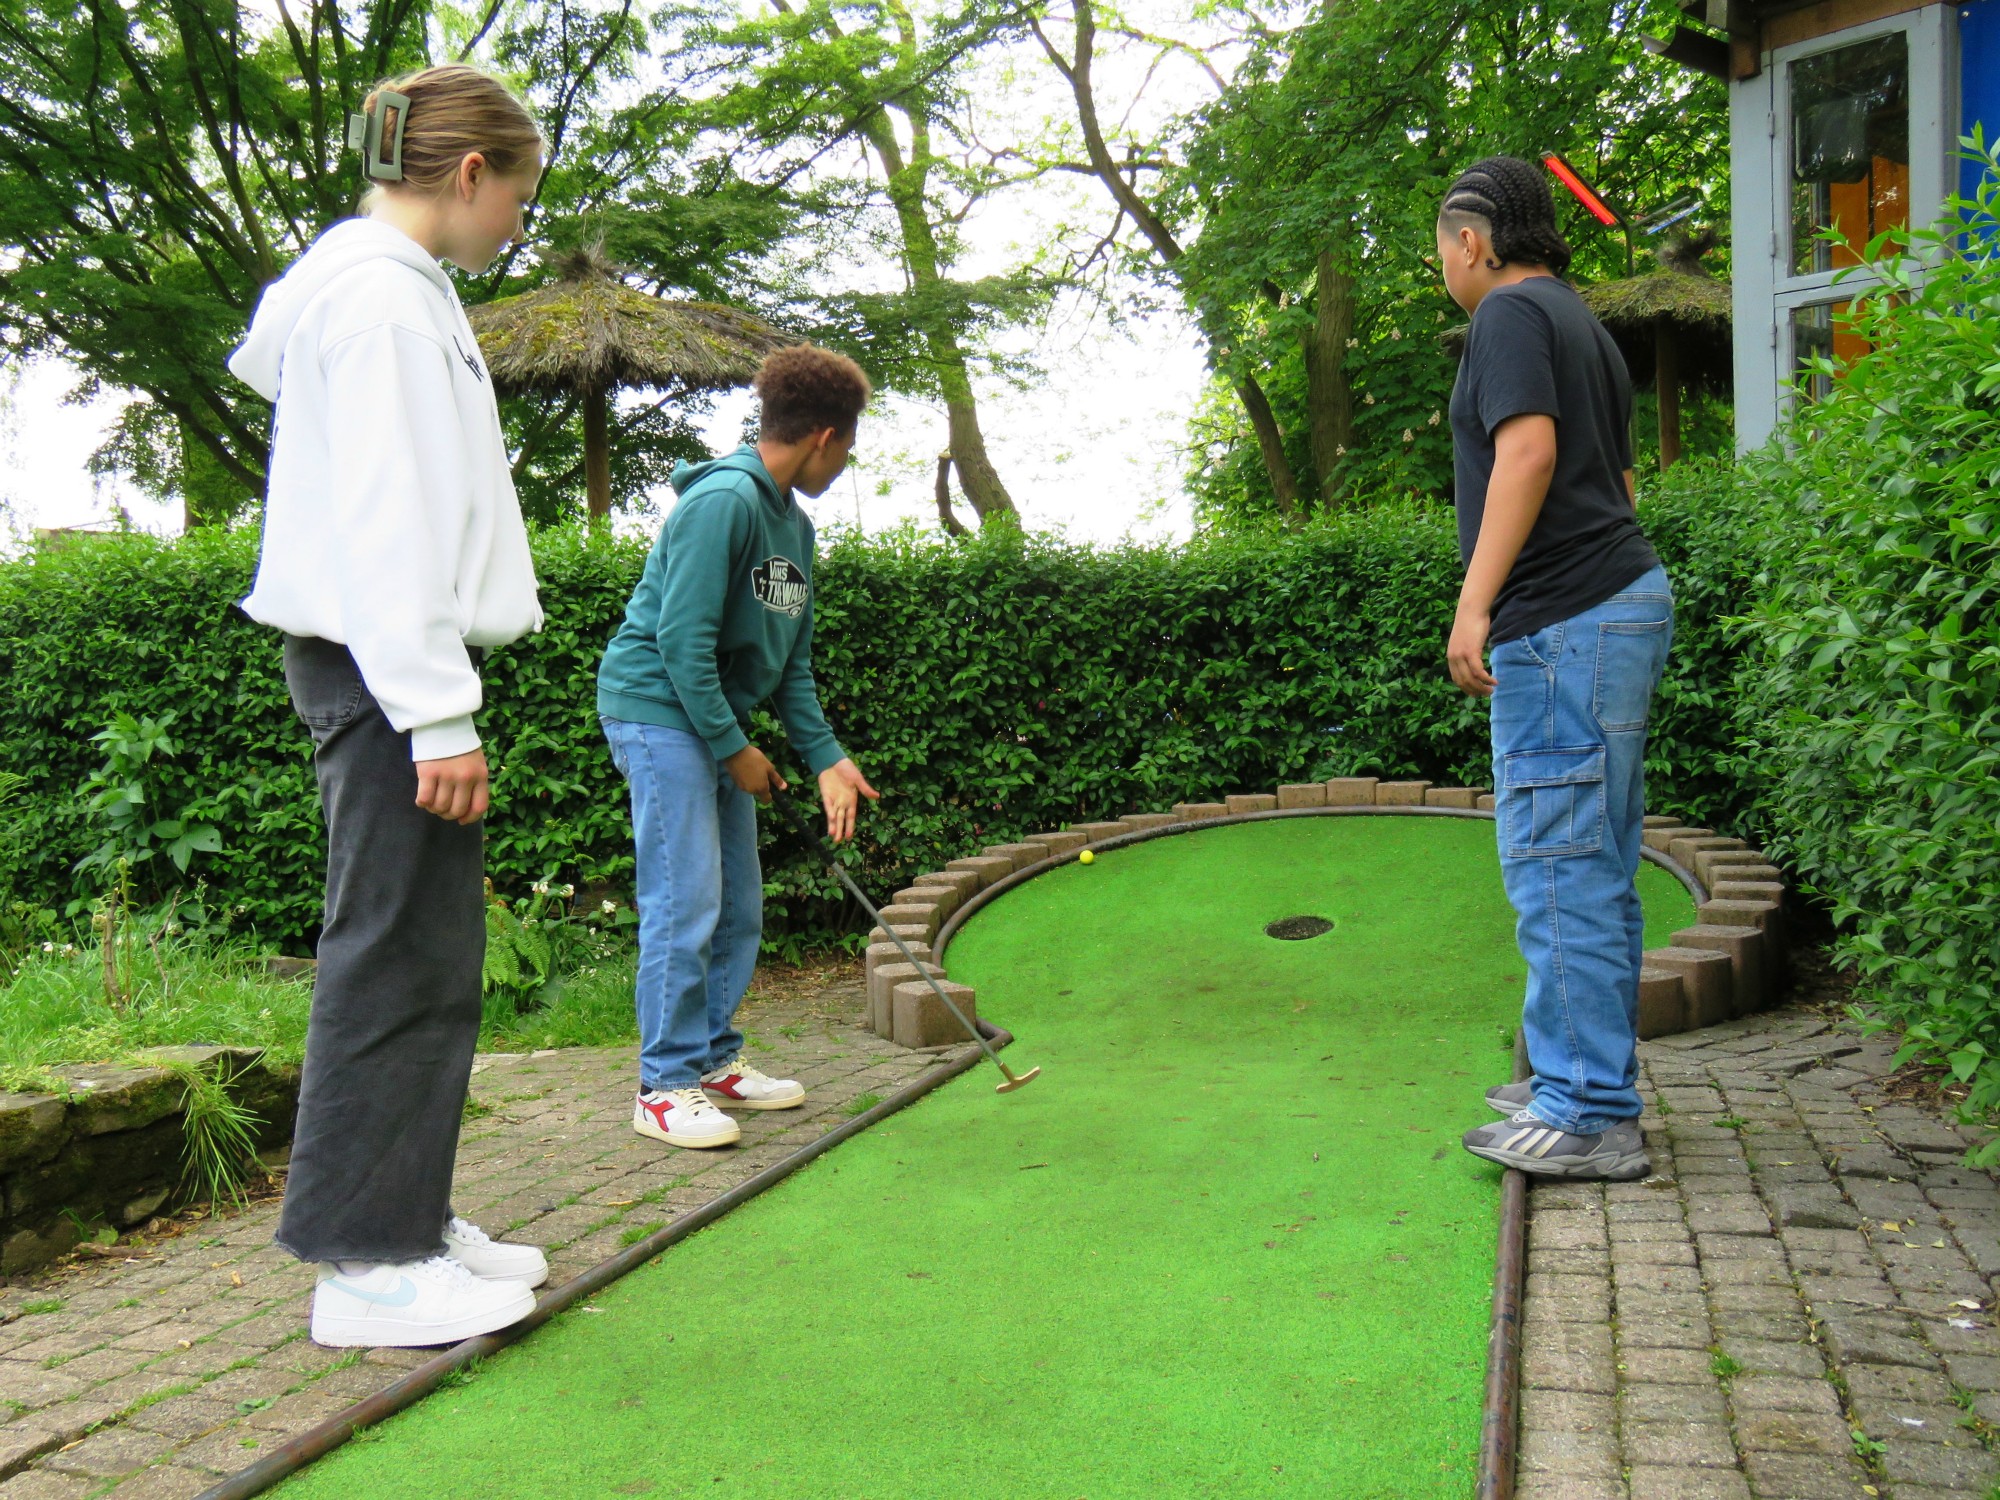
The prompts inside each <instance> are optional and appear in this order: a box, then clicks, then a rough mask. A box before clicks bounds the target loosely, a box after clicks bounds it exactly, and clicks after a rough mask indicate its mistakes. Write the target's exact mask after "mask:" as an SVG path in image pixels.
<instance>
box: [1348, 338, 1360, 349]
mask: <svg viewBox="0 0 2000 1500" xmlns="http://www.w3.org/2000/svg"><path fill="white" fill-rule="evenodd" d="M1347 347H1348V348H1350V349H1359V348H1360V347H1361V340H1360V339H1349V340H1348V341H1347Z"/></svg>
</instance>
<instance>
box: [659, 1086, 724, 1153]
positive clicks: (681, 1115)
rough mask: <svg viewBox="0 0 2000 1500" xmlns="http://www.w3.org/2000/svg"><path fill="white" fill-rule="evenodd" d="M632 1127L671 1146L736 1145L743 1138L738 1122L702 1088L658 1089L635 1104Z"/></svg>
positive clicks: (700, 1148)
mask: <svg viewBox="0 0 2000 1500" xmlns="http://www.w3.org/2000/svg"><path fill="white" fill-rule="evenodd" d="M632 1128H633V1129H634V1130H636V1131H638V1132H639V1134H641V1135H644V1136H651V1137H652V1138H653V1139H654V1140H656V1141H665V1142H666V1143H667V1144H668V1145H669V1146H692V1147H694V1148H695V1149H697V1150H703V1149H706V1148H707V1147H709V1146H733V1145H735V1144H736V1143H737V1142H738V1141H740V1140H742V1139H743V1132H742V1131H741V1130H740V1129H738V1128H737V1125H736V1122H735V1121H734V1120H732V1119H730V1118H729V1116H728V1115H725V1114H724V1113H723V1112H722V1111H721V1110H719V1109H717V1108H716V1107H715V1106H714V1105H713V1104H710V1103H709V1102H708V1095H706V1094H704V1093H703V1092H702V1091H701V1090H700V1089H654V1090H652V1092H650V1093H645V1094H641V1095H640V1096H639V1099H638V1102H637V1103H636V1104H634V1105H633V1106H632Z"/></svg>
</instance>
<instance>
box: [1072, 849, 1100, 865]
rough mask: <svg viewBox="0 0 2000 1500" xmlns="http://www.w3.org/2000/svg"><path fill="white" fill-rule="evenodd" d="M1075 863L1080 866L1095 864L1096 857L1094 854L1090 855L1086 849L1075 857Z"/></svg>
mask: <svg viewBox="0 0 2000 1500" xmlns="http://www.w3.org/2000/svg"><path fill="white" fill-rule="evenodd" d="M1076 862H1077V863H1078V864H1080V865H1088V864H1095V863H1096V862H1097V856H1096V855H1095V854H1092V853H1091V852H1090V851H1089V850H1088V849H1086V850H1084V851H1083V853H1081V854H1079V855H1078V856H1077V857H1076Z"/></svg>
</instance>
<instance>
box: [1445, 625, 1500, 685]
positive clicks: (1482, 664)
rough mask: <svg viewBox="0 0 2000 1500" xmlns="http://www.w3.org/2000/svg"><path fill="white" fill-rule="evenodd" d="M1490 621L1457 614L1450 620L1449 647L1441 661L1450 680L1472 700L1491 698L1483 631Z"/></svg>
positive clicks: (1491, 678)
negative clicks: (1468, 694)
mask: <svg viewBox="0 0 2000 1500" xmlns="http://www.w3.org/2000/svg"><path fill="white" fill-rule="evenodd" d="M1491 624H1492V620H1491V619H1490V618H1489V617H1488V616H1486V615H1483V614H1478V615H1473V614H1461V615H1459V616H1458V618H1457V619H1455V620H1454V621H1452V626H1451V644H1450V645H1449V646H1448V647H1446V648H1445V661H1446V662H1447V663H1448V664H1449V665H1450V667H1451V680H1452V681H1453V682H1455V683H1457V684H1458V685H1459V686H1460V687H1462V688H1464V689H1465V691H1466V692H1468V693H1470V694H1471V695H1472V696H1473V697H1475V698H1491V697H1492V696H1493V674H1492V673H1491V672H1489V671H1487V670H1486V632H1487V630H1488V628H1489V627H1490V626H1491Z"/></svg>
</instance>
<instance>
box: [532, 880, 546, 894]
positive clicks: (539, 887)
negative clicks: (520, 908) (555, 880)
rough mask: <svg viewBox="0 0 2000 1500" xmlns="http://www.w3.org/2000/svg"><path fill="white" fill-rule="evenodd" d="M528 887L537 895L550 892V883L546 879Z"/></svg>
mask: <svg viewBox="0 0 2000 1500" xmlns="http://www.w3.org/2000/svg"><path fill="white" fill-rule="evenodd" d="M528 889H529V891H530V892H532V893H533V894H535V895H537V896H546V895H547V894H548V893H549V883H548V882H547V881H546V880H537V881H536V882H535V883H534V884H533V885H531V886H529V887H528Z"/></svg>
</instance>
